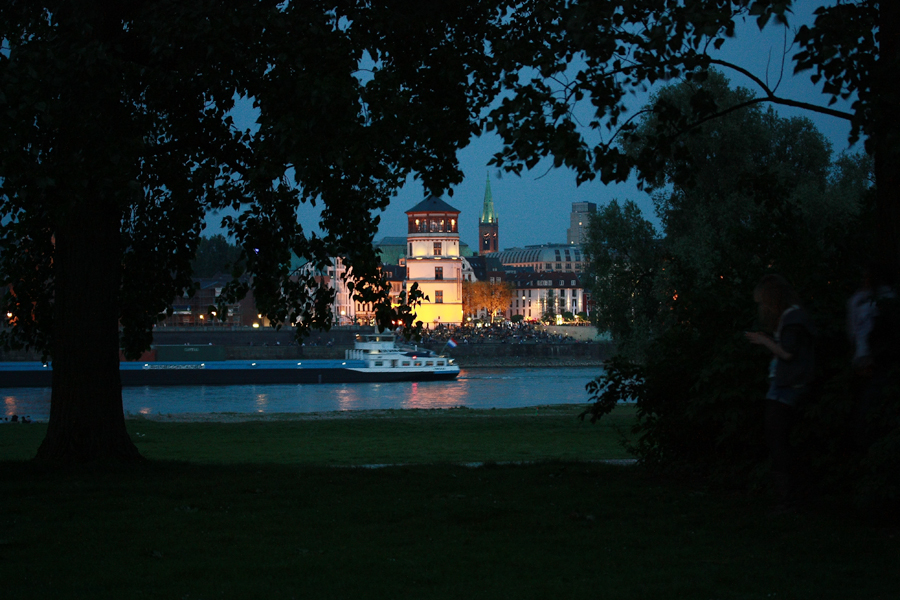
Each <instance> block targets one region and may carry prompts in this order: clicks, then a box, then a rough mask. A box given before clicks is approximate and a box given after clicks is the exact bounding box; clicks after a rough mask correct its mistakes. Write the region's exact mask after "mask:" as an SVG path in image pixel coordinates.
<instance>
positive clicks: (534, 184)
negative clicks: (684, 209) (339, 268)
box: [205, 0, 860, 249]
mask: <svg viewBox="0 0 900 600" xmlns="http://www.w3.org/2000/svg"><path fill="white" fill-rule="evenodd" d="M822 4H831V2H824V1H823V0H798V1H797V2H795V6H794V8H793V11H794V12H793V15H791V16H790V17H789V22H790V25H791V27H792V28H794V27H798V26H799V25H800V24H802V23H811V22H812V20H813V17H812V11H813V10H814V9H815V8H816V7H817V6H820V5H822ZM736 33H737V35H736V37H735V38H733V39H729V40H727V41H726V43H725V45H724V46H723V48H722V51H721V52H720V53H719V56H720V57H721V58H723V59H724V60H727V61H730V62H734V63H736V64H738V65H740V66H742V67H744V68H746V69H748V70H749V71H751V72H752V73H754V74H755V75H756V76H758V77H760V78H761V79H763V80H767V81H768V82H769V84H770V85H774V83H775V81H777V80H778V78H779V77H782V81H781V84H780V86H779V87H778V94H779V95H780V96H782V97H789V98H793V99H797V100H802V101H805V102H810V103H814V104H818V105H821V106H825V105H827V102H828V99H829V97H828V96H825V95H823V94H821V92H820V89H821V88H820V87H819V88H817V87H816V86H814V85H813V84H812V83H811V82H810V79H809V76H810V72H804V73H800V74H799V75H797V76H794V75H792V72H793V62H792V61H790V56H792V55H793V54H794V52H796V49H790V50H789V51H788V58H787V60H786V63H785V65H784V70H783V74H782V68H781V67H782V65H781V61H782V55H783V51H782V50H783V47H784V43H785V40H784V29H783V28H781V27H780V26H775V25H773V24H770V25H768V26H767V27H766V28H765V29H764V30H763V31H762V32H760V31H759V29H758V27H757V26H756V23H755V20H752V19H751V20H749V21H748V22H747V23H745V24H744V25H743V26H741V27H739V28H738V30H737V32H736ZM790 38H792V36H789V41H790ZM789 41H788V42H789ZM723 72H724V73H725V75H726V77H728V78H729V79H730V80H731V82H732V85H740V86H744V87H748V88H750V89H751V90H754V91H755V90H756V88H755V86H754V84H753V82H751V81H750V80H748V79H746V78H744V77H743V76H742V75H740V74H738V73H736V72H729V71H727V70H724V69H723ZM670 83H674V82H670ZM648 96H649V94H644V95H643V96H635V97H634V100H633V101H632V104H633V105H632V106H630V107H629V108H632V109H634V110H638V109H640V108H641V107H642V106H643V104H645V103H646V101H647V99H648ZM848 106H849V105H848V104H844V105H843V106H842V105H841V104H840V103H839V104H837V105H835V106H834V108H839V109H841V108H848ZM775 110H776V111H777V112H778V113H779V114H780V115H782V116H785V117H788V116H805V117H808V118H810V119H811V120H812V121H813V122H814V123H815V124H816V126H817V127H818V128H819V130H820V131H821V132H822V133H823V134H824V135H825V136H826V137H827V138H828V139H829V140H830V141H831V143H832V145H833V148H834V151H835V153H839V152H842V151H845V150H848V149H849V150H851V151H860V148H859V145H857V147H854V148H849V146H848V143H847V136H848V134H849V130H850V127H849V123H848V122H847V121H845V120H841V119H837V118H835V117H829V116H825V115H819V114H816V113H812V112H808V111H803V110H800V109H792V108H789V107H779V106H775ZM499 149H500V142H499V139H498V138H497V137H496V136H494V135H492V134H484V135H482V136H481V137H479V138H475V139H473V140H472V142H471V143H470V144H469V146H468V147H467V148H465V149H463V150H462V151H460V152H459V155H458V158H459V162H460V165H461V168H462V170H463V173H464V174H465V179H464V180H463V182H462V183H461V184H459V185H458V186H456V187H455V188H454V190H453V192H454V193H453V197H449V196H445V197H444V199H445V200H446V201H447V202H448V203H450V204H451V205H452V206H454V207H455V208H457V209H459V210H460V211H461V214H460V237H461V239H462V241H464V242H466V243H468V244H469V245H470V246H472V247H473V248H474V247H476V246H475V244H476V242H477V233H478V219H479V217H480V215H481V209H482V205H483V201H484V190H485V178H486V177H487V176H488V175H490V178H491V190H492V193H493V199H494V208H495V210H496V212H497V214H498V216H499V220H500V248H501V249H503V248H510V247H513V246H520V247H521V246H526V245H531V244H545V243H565V241H566V229H567V228H568V226H569V214H570V212H571V208H572V203H573V202H585V201H586V202H594V203H596V204H597V205H598V206H602V205H604V204H606V203H607V202H609V201H610V200H612V199H618V200H620V201H621V200H626V199H630V200H634V201H635V202H636V203H637V204H638V205H639V206H640V207H641V208H642V210H643V211H644V214H645V216H646V217H647V218H648V219H650V220H651V221H652V222H654V223H656V224H658V220H657V219H656V216H655V215H654V214H653V208H652V203H651V202H650V198H649V196H648V195H647V194H646V193H644V192H641V191H639V190H638V189H637V187H636V186H635V183H634V181H629V182H627V183H624V184H613V185H604V184H602V183H600V182H599V181H594V182H589V183H585V184H582V185H581V186H577V185H576V184H575V175H574V173H573V172H572V171H570V170H568V169H565V168H562V169H552V168H550V166H551V165H552V163H551V162H550V161H549V160H548V161H545V162H544V163H540V164H538V165H537V166H536V167H535V168H534V169H532V170H531V171H524V172H523V173H522V175H521V176H516V175H511V174H509V173H501V172H499V171H498V170H497V169H496V168H488V166H487V164H488V161H489V160H490V159H491V156H492V155H493V154H494V153H495V152H497V151H498V150H499ZM423 197H424V190H423V188H422V186H421V184H420V183H419V182H417V181H414V180H413V179H412V178H410V179H409V180H408V181H407V183H406V185H405V186H404V187H403V188H402V189H401V190H400V191H399V193H398V195H397V196H396V197H395V198H394V199H393V200H392V202H391V204H390V206H389V207H388V208H387V209H386V210H385V211H384V212H383V213H382V214H381V226H380V228H379V232H378V235H377V236H376V239H380V238H381V237H384V236H405V235H406V215H405V214H404V211H406V210H408V209H409V208H410V207H412V206H414V205H415V204H417V203H418V202H419V201H421V200H422V198H423ZM299 218H300V219H301V221H302V223H303V225H304V228H305V229H315V224H316V223H317V221H318V210H317V209H315V208H312V207H308V206H304V207H302V208H301V210H300V213H299ZM220 219H221V215H217V216H210V217H209V218H208V219H207V223H208V228H207V230H206V232H205V234H207V235H209V234H213V233H218V232H219V231H220V230H219V228H218V227H217V225H218V223H219V221H220Z"/></svg>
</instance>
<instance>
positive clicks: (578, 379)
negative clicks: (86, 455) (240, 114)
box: [0, 368, 599, 420]
mask: <svg viewBox="0 0 900 600" xmlns="http://www.w3.org/2000/svg"><path fill="white" fill-rule="evenodd" d="M598 374H599V373H598V369H596V368H565V369H470V370H463V372H462V373H461V374H460V377H459V378H458V379H456V380H455V381H434V382H419V383H410V382H397V383H355V384H321V385H315V384H304V385H255V386H195V387H139V388H131V387H128V388H123V390H122V401H123V404H124V408H125V412H126V414H143V415H150V414H178V413H217V412H232V413H266V414H271V413H295V412H299V413H303V412H326V411H336V410H344V411H346V410H373V409H391V408H418V409H433V408H450V407H455V406H466V407H469V408H514V407H522V406H536V405H541V404H567V403H578V402H587V394H586V392H585V390H584V385H585V384H586V383H587V382H588V381H590V380H591V379H593V378H594V377H596V376H597V375H598ZM0 396H2V397H3V398H4V403H5V411H6V413H7V415H12V414H19V415H22V414H25V415H30V416H31V417H32V418H34V419H39V420H46V419H47V418H48V417H49V414H50V390H49V388H47V389H43V388H40V389H29V388H19V389H6V390H3V389H0Z"/></svg>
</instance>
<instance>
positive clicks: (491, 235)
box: [478, 175, 500, 254]
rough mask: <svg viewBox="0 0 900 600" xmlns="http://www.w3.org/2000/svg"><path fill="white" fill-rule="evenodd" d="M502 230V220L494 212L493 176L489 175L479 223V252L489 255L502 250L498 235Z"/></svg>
mask: <svg viewBox="0 0 900 600" xmlns="http://www.w3.org/2000/svg"><path fill="white" fill-rule="evenodd" d="M499 229H500V220H499V219H498V218H497V213H496V212H495V211H494V198H493V196H492V195H491V176H490V175H488V177H487V183H485V187H484V208H483V209H482V211H481V220H479V221H478V252H479V253H480V254H487V253H489V252H498V251H499V250H500V248H499V246H498V244H499V240H498V239H497V234H498V233H499Z"/></svg>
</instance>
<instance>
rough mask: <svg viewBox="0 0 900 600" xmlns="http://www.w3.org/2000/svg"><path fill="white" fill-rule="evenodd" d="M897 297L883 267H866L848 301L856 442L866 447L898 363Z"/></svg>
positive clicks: (853, 422)
mask: <svg viewBox="0 0 900 600" xmlns="http://www.w3.org/2000/svg"><path fill="white" fill-rule="evenodd" d="M898 330H900V327H898V324H897V308H896V297H895V295H894V291H893V289H892V288H891V286H890V285H888V284H887V278H886V277H885V276H884V275H883V273H882V269H880V268H879V266H878V265H877V264H875V263H871V264H869V265H867V266H866V268H865V269H863V273H862V282H861V284H860V288H859V289H858V290H857V291H856V293H854V294H853V296H851V297H850V300H849V301H848V302H847V337H848V339H849V340H850V344H851V345H852V347H853V361H852V365H853V374H854V378H855V381H854V385H853V387H854V394H853V395H854V407H853V413H852V418H851V424H852V428H853V441H854V442H855V443H856V444H857V446H858V447H860V448H862V449H866V448H867V447H868V446H869V444H870V443H871V441H872V438H873V433H874V432H873V431H871V429H872V427H871V424H870V423H869V421H870V414H871V413H872V412H873V410H875V409H876V407H877V406H878V404H879V403H880V401H881V398H882V394H883V390H884V388H885V387H886V386H887V384H888V381H889V378H890V375H891V370H892V367H893V365H895V364H896V362H897V359H898V357H897V354H898V352H897V345H898V340H897V337H898V336H897V332H898Z"/></svg>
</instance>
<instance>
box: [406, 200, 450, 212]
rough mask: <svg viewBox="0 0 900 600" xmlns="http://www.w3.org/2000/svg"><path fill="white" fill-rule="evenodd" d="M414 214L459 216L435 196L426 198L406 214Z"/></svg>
mask: <svg viewBox="0 0 900 600" xmlns="http://www.w3.org/2000/svg"><path fill="white" fill-rule="evenodd" d="M414 212H453V213H457V214H459V212H460V211H459V210H457V209H455V208H453V207H452V206H450V205H449V204H447V203H446V202H444V201H443V200H441V199H440V198H438V197H437V196H428V197H427V198H425V199H424V200H422V201H421V202H419V203H418V204H416V205H415V206H413V207H412V208H411V209H409V210H408V211H406V214H409V213H414Z"/></svg>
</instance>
